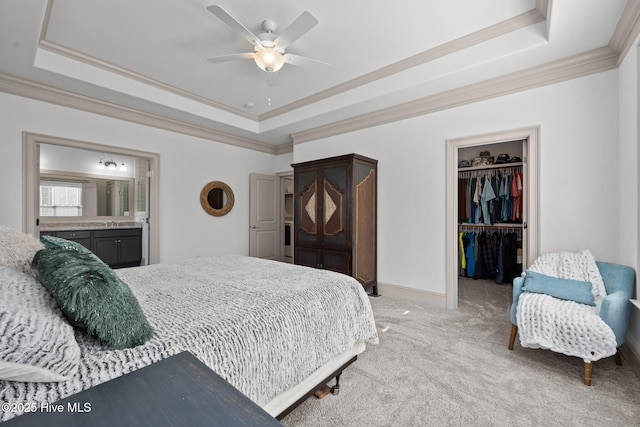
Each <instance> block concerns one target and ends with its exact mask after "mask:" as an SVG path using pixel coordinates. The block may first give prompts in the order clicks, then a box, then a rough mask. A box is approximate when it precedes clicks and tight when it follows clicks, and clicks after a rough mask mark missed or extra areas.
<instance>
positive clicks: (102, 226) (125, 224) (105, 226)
mask: <svg viewBox="0 0 640 427" xmlns="http://www.w3.org/2000/svg"><path fill="white" fill-rule="evenodd" d="M118 228H142V223H141V222H139V221H91V222H55V223H54V222H51V223H44V222H41V223H40V231H61V230H110V229H118Z"/></svg>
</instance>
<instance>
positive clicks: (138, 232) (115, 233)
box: [93, 228, 142, 238]
mask: <svg viewBox="0 0 640 427" xmlns="http://www.w3.org/2000/svg"><path fill="white" fill-rule="evenodd" d="M124 236H142V229H140V228H113V229H109V230H95V231H94V232H93V237H94V238H101V237H124Z"/></svg>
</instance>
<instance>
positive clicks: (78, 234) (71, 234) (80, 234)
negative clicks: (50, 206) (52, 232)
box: [56, 230, 91, 240]
mask: <svg viewBox="0 0 640 427" xmlns="http://www.w3.org/2000/svg"><path fill="white" fill-rule="evenodd" d="M56 237H60V238H62V239H67V240H69V239H90V238H91V231H90V230H78V231H58V232H57V233H56Z"/></svg>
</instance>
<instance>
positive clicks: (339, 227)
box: [322, 163, 349, 245]
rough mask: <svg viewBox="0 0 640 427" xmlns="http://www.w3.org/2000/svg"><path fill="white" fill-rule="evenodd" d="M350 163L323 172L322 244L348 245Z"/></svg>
mask: <svg viewBox="0 0 640 427" xmlns="http://www.w3.org/2000/svg"><path fill="white" fill-rule="evenodd" d="M348 166H349V164H348V163H345V164H339V165H336V166H329V167H324V168H323V170H322V177H323V180H322V185H323V200H322V218H323V222H322V242H323V243H326V244H330V245H347V244H348V243H349V239H348V236H349V230H348V223H347V220H346V217H347V215H348V212H347V199H348V197H349V194H348V179H347V173H348Z"/></svg>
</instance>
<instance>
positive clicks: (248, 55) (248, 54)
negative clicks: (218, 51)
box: [207, 52, 256, 64]
mask: <svg viewBox="0 0 640 427" xmlns="http://www.w3.org/2000/svg"><path fill="white" fill-rule="evenodd" d="M254 56H256V54H255V53H253V52H246V53H232V54H230V55H220V56H212V57H211V58H207V61H209V62H213V63H214V64H215V63H218V62H227V61H236V60H238V59H253V57H254Z"/></svg>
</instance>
